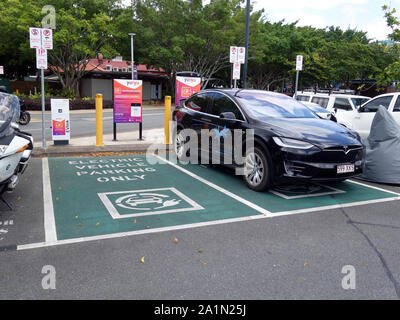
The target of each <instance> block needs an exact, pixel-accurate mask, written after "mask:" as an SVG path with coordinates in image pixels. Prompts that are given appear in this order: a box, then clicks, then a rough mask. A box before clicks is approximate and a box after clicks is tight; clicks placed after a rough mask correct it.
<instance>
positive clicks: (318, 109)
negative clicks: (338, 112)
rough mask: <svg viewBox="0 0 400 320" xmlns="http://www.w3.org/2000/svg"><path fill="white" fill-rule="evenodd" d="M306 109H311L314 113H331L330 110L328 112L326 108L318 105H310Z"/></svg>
mask: <svg viewBox="0 0 400 320" xmlns="http://www.w3.org/2000/svg"><path fill="white" fill-rule="evenodd" d="M306 107H308V108H309V109H311V111H313V112H318V113H330V112H329V111H328V110H326V109H325V108H322V107H321V106H319V105H317V104H309V105H306Z"/></svg>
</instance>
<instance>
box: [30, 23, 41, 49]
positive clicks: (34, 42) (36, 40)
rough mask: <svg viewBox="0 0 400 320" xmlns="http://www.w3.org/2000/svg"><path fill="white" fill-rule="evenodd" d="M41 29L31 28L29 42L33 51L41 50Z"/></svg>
mask: <svg viewBox="0 0 400 320" xmlns="http://www.w3.org/2000/svg"><path fill="white" fill-rule="evenodd" d="M41 38H42V37H41V30H40V28H29V42H30V46H31V48H32V49H40V48H41V47H42V41H41Z"/></svg>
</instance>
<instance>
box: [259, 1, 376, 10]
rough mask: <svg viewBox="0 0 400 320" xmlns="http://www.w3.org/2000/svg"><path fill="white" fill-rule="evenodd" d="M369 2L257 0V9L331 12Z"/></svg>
mask: <svg viewBox="0 0 400 320" xmlns="http://www.w3.org/2000/svg"><path fill="white" fill-rule="evenodd" d="M367 2H368V0H334V1H326V0H325V1H323V0H306V1H305V0H286V1H284V2H280V1H276V0H255V1H254V3H255V7H256V8H257V9H261V8H264V9H266V10H267V11H268V9H280V10H282V11H286V10H290V11H293V10H298V9H317V10H329V9H332V8H335V7H338V6H341V5H343V4H346V5H364V4H366V3H367Z"/></svg>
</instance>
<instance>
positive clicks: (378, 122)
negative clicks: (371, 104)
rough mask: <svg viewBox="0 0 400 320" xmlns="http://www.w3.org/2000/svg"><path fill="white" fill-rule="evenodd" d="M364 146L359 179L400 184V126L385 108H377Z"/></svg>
mask: <svg viewBox="0 0 400 320" xmlns="http://www.w3.org/2000/svg"><path fill="white" fill-rule="evenodd" d="M365 144H366V153H365V164H364V173H363V175H362V176H361V179H365V180H368V181H374V182H380V183H393V184H400V125H399V124H398V123H397V122H396V120H395V119H394V118H393V116H392V115H391V114H390V112H389V111H387V110H386V108H384V107H382V106H380V107H379V109H378V111H377V113H376V115H375V117H374V120H373V122H372V126H371V131H370V135H369V137H368V139H367V141H365Z"/></svg>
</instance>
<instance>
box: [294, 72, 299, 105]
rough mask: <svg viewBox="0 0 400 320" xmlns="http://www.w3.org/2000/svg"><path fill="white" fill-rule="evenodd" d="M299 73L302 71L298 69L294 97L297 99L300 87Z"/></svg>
mask: <svg viewBox="0 0 400 320" xmlns="http://www.w3.org/2000/svg"><path fill="white" fill-rule="evenodd" d="M299 73H300V71H299V70H297V71H296V90H295V91H294V98H295V99H296V98H297V89H298V87H299Z"/></svg>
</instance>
